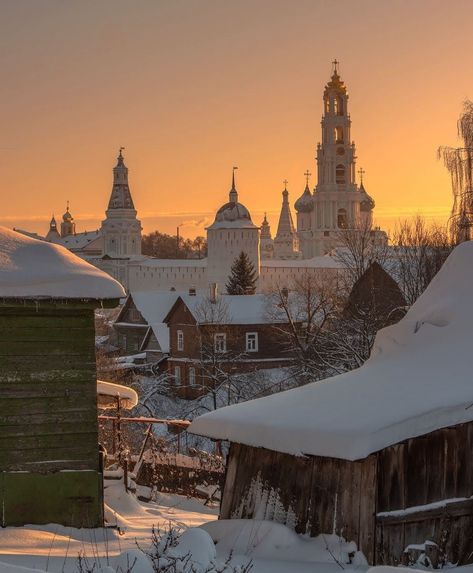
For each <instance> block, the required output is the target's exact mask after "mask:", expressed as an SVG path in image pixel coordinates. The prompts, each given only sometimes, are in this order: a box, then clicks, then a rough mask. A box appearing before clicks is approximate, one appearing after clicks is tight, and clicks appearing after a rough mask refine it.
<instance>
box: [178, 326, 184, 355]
mask: <svg viewBox="0 0 473 573" xmlns="http://www.w3.org/2000/svg"><path fill="white" fill-rule="evenodd" d="M176 337H177V351H178V352H184V331H183V330H178V331H177V333H176Z"/></svg>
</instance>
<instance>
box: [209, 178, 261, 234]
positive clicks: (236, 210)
mask: <svg viewBox="0 0 473 573" xmlns="http://www.w3.org/2000/svg"><path fill="white" fill-rule="evenodd" d="M227 227H229V228H255V229H257V228H258V227H256V225H255V224H254V223H253V222H252V220H251V215H250V212H249V211H248V209H247V208H246V207H245V206H244V205H242V204H241V203H239V202H238V192H237V190H236V187H235V176H234V175H233V178H232V188H231V189H230V193H229V197H228V203H225V205H222V206H221V207H220V209H219V210H218V211H217V214H216V215H215V221H214V222H213V223H212V225H211V226H210V227H208V229H219V228H220V229H223V228H227Z"/></svg>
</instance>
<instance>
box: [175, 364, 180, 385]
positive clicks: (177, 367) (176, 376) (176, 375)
mask: <svg viewBox="0 0 473 573" xmlns="http://www.w3.org/2000/svg"><path fill="white" fill-rule="evenodd" d="M174 382H175V383H176V384H180V383H181V367H180V366H174Z"/></svg>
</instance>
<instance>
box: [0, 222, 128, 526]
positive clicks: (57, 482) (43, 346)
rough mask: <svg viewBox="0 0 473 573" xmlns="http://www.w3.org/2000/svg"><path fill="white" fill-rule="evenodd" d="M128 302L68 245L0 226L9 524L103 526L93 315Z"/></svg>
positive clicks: (1, 469) (0, 430) (2, 437)
mask: <svg viewBox="0 0 473 573" xmlns="http://www.w3.org/2000/svg"><path fill="white" fill-rule="evenodd" d="M122 296H124V291H123V288H122V287H121V285H120V284H119V283H117V282H116V281H115V280H114V279H112V278H110V277H109V276H108V275H106V274H105V273H103V272H102V271H99V270H98V269H96V268H95V267H92V266H91V265H89V264H88V263H86V262H85V261H83V260H82V259H80V258H78V257H76V256H75V255H73V254H71V253H70V252H69V251H67V250H66V249H64V248H63V247H59V246H56V245H51V244H49V243H46V242H42V241H37V240H34V239H31V238H28V237H25V236H23V235H21V234H18V233H15V232H13V231H9V230H7V229H5V228H0V297H1V298H0V341H1V342H0V502H1V504H2V525H3V526H6V525H23V524H26V523H51V522H54V523H60V524H63V525H73V526H76V527H96V526H100V525H102V524H103V499H102V498H103V493H102V476H101V472H100V466H99V449H98V424H97V381H96V380H97V377H96V366H95V328H94V309H95V308H96V307H98V306H115V305H116V304H118V300H119V298H120V297H122Z"/></svg>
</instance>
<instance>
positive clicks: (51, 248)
mask: <svg viewBox="0 0 473 573" xmlns="http://www.w3.org/2000/svg"><path fill="white" fill-rule="evenodd" d="M123 296H125V291H124V290H123V287H122V286H121V285H120V283H118V282H117V281H116V280H115V279H112V278H111V277H110V276H109V275H107V274H106V273H104V272H103V271H101V270H99V269H97V268H96V267H94V266H92V265H90V264H89V263H87V262H86V261H84V260H82V259H80V258H79V257H77V256H76V255H74V254H72V253H71V252H70V251H68V250H67V249H65V248H64V247H61V246H59V245H53V244H51V243H48V242H46V241H38V240H37V239H32V238H31V237H27V236H25V235H22V234H21V233H17V232H15V231H11V230H10V229H7V228H5V227H0V297H4V298H41V297H47V298H61V299H66V298H67V299H71V298H80V299H87V298H90V299H113V298H121V297H123Z"/></svg>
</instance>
